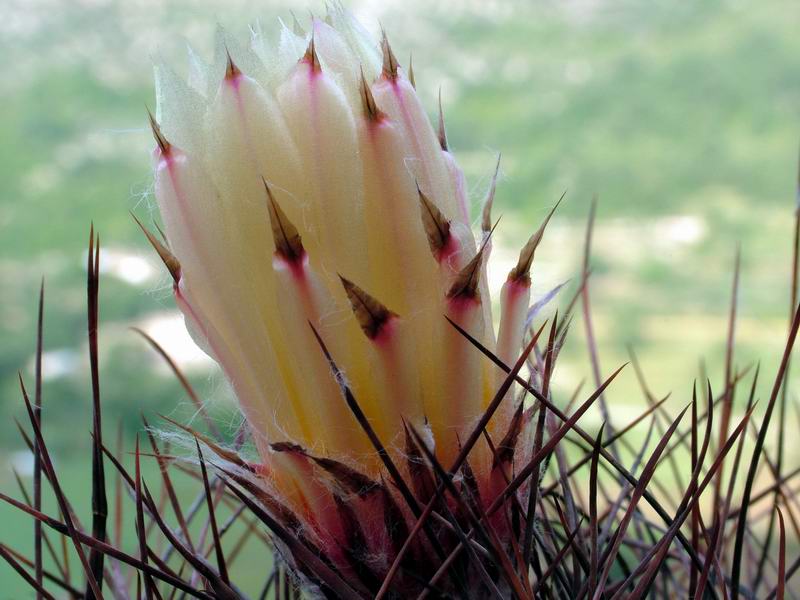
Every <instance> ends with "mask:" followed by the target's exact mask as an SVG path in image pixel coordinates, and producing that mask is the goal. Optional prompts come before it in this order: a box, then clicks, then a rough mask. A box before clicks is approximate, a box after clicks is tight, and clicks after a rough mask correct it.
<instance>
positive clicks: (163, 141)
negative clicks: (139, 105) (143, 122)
mask: <svg viewBox="0 0 800 600" xmlns="http://www.w3.org/2000/svg"><path fill="white" fill-rule="evenodd" d="M147 119H148V120H149V121H150V129H151V130H152V131H153V137H154V138H155V139H156V144H158V148H159V150H161V154H163V155H166V154H169V150H170V148H171V147H172V146H171V145H170V143H169V142H168V141H167V138H165V137H164V134H163V133H161V127H160V126H159V125H158V122H157V121H156V118H155V117H154V116H153V113H151V112H150V109H149V108H148V109H147Z"/></svg>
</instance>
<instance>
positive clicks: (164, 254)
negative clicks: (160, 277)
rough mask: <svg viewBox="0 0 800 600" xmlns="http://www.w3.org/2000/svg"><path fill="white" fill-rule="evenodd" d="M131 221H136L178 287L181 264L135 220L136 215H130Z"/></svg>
mask: <svg viewBox="0 0 800 600" xmlns="http://www.w3.org/2000/svg"><path fill="white" fill-rule="evenodd" d="M131 216H132V217H133V220H134V221H136V224H137V225H138V226H139V228H140V229H141V230H142V232H143V233H144V235H145V237H147V241H148V242H150V245H151V246H153V248H154V249H155V251H156V252H157V253H158V256H159V258H161V261H162V262H163V263H164V265H165V266H166V267H167V270H168V271H169V274H170V275H171V276H172V280H173V281H174V282H175V285H178V282H179V281H180V279H181V263H180V262H178V259H177V258H175V255H174V254H172V252H170V251H169V249H167V247H166V246H165V245H164V244H162V243H161V242H160V241H159V239H158V238H157V237H156V236H154V235H153V234H152V233H151V232H150V231H149V230H148V229H147V227H145V226H144V225H143V224H142V222H141V221H140V220H139V219H138V218H136V215H135V214H133V213H131Z"/></svg>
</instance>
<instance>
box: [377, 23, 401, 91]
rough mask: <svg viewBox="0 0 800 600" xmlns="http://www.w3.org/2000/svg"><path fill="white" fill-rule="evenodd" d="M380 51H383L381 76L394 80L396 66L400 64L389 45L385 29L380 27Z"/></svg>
mask: <svg viewBox="0 0 800 600" xmlns="http://www.w3.org/2000/svg"><path fill="white" fill-rule="evenodd" d="M381 52H383V76H384V77H385V78H386V79H391V80H392V81H394V80H395V79H397V68H398V67H399V66H400V65H399V63H398V62H397V58H396V57H395V55H394V52H393V51H392V47H391V46H390V45H389V38H387V37H386V31H385V30H383V29H381Z"/></svg>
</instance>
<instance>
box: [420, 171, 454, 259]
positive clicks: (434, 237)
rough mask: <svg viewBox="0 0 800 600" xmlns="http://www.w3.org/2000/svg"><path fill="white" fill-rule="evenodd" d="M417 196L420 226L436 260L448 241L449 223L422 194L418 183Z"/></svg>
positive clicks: (437, 208) (436, 207)
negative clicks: (420, 219) (420, 218)
mask: <svg viewBox="0 0 800 600" xmlns="http://www.w3.org/2000/svg"><path fill="white" fill-rule="evenodd" d="M417 194H418V195H419V202H420V214H421V215H422V225H423V227H424V228H425V234H426V235H427V236H428V244H429V245H430V247H431V252H433V255H434V256H436V257H437V259H438V257H439V256H440V255H441V253H442V252H443V251H444V249H445V247H446V246H447V243H448V242H449V241H450V221H448V220H447V219H446V218H445V216H444V215H443V214H442V211H440V210H439V207H438V206H436V205H435V204H434V203H433V202H432V201H431V200H430V198H428V197H427V196H426V195H425V194H424V193H423V191H422V189H420V187H419V183H417Z"/></svg>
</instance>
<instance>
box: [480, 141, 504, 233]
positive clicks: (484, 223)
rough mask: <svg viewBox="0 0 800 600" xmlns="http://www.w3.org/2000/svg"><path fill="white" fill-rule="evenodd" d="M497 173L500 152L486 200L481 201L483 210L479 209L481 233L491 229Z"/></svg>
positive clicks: (498, 171)
mask: <svg viewBox="0 0 800 600" xmlns="http://www.w3.org/2000/svg"><path fill="white" fill-rule="evenodd" d="M499 173H500V154H499V153H498V154H497V164H496V165H495V167H494V175H493V176H492V182H491V183H490V184H489V190H488V191H487V192H486V200H484V201H483V210H482V211H481V231H483V233H489V232H490V231H491V230H492V206H494V194H495V190H496V189H497V176H498V174H499Z"/></svg>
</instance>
